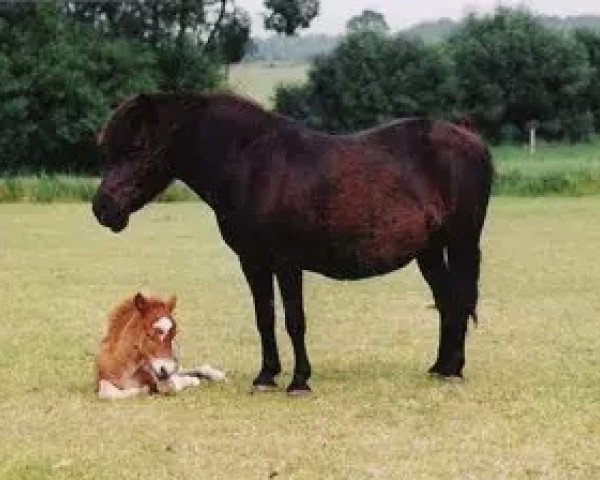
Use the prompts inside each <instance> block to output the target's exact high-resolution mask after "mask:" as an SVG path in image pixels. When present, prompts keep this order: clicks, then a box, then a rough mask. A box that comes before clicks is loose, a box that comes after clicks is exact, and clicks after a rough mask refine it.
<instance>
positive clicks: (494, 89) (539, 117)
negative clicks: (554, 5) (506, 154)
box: [448, 9, 592, 140]
mask: <svg viewBox="0 0 600 480" xmlns="http://www.w3.org/2000/svg"><path fill="white" fill-rule="evenodd" d="M448 46H449V49H450V52H451V54H452V57H453V59H454V63H455V66H456V75H457V77H458V82H459V90H460V100H459V103H458V105H457V108H458V109H459V110H460V111H463V112H465V113H467V114H469V115H470V116H472V117H473V118H474V119H475V122H476V124H477V126H478V128H479V129H480V130H481V131H483V133H484V134H485V136H486V137H488V138H489V139H492V140H500V139H501V138H502V136H503V135H504V133H505V132H503V131H502V126H503V125H507V124H510V125H513V126H516V127H517V128H518V129H519V130H520V131H521V132H522V136H523V137H524V136H525V135H526V131H527V124H528V122H529V121H531V120H536V121H538V122H539V123H540V124H541V128H540V133H541V134H542V135H545V136H546V137H547V138H566V139H570V140H583V139H587V138H588V137H589V135H590V132H591V127H592V125H591V124H590V122H589V119H590V116H589V107H588V106H587V105H586V102H585V98H584V94H585V92H586V88H587V86H588V85H589V82H590V74H591V71H590V65H589V61H588V56H587V53H586V50H585V48H584V47H583V46H582V45H581V44H580V43H578V42H576V41H575V40H574V38H573V37H572V36H570V35H567V34H565V33H563V32H560V31H558V30H552V29H549V28H546V27H544V26H543V25H542V24H541V23H539V22H538V21H537V20H536V19H535V18H534V17H533V16H532V15H531V14H529V13H527V12H524V11H519V10H508V9H499V10H498V11H497V12H496V14H495V15H490V16H485V17H483V18H477V17H474V16H471V17H469V18H468V20H467V22H466V23H465V25H464V27H463V28H461V29H460V30H459V31H457V32H456V33H455V34H454V35H452V36H451V37H450V39H449V41H448Z"/></svg>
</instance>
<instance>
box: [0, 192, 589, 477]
mask: <svg viewBox="0 0 600 480" xmlns="http://www.w3.org/2000/svg"><path fill="white" fill-rule="evenodd" d="M599 210H600V198H598V197H587V198H580V199H561V198H539V199H507V198H495V199H494V200H493V201H492V204H491V210H490V216H489V223H488V226H487V229H486V232H485V236H484V246H483V251H484V264H483V270H482V292H481V306H480V327H479V328H478V329H473V330H472V331H471V332H470V334H469V338H468V357H467V366H466V371H465V373H466V381H465V382H464V383H462V384H447V383H438V382H437V381H434V380H432V379H429V378H428V377H427V376H426V375H425V374H424V372H425V370H426V368H427V367H428V366H429V364H430V362H431V361H432V360H433V358H434V352H435V349H436V345H437V329H438V325H437V320H436V318H435V317H436V315H435V313H434V312H433V311H431V310H429V309H427V305H428V304H429V303H430V297H429V294H428V291H427V289H426V288H425V286H424V283H423V281H422V279H421V278H420V276H419V274H418V273H417V271H416V269H415V268H414V267H413V266H411V267H409V268H407V269H405V270H403V271H402V272H398V273H396V274H392V275H388V276H384V277H380V278H377V279H373V280H369V281H362V282H335V281H329V280H326V279H324V278H322V277H320V276H316V275H307V279H306V293H305V297H306V307H307V315H308V348H309V352H310V354H311V359H312V363H313V368H314V376H313V379H312V386H313V388H314V394H313V395H312V397H310V398H305V399H289V398H287V397H286V396H285V395H284V394H283V392H277V393H273V394H266V395H259V396H251V395H249V394H248V393H247V389H248V386H249V384H250V382H251V379H252V377H253V375H254V374H255V373H256V367H257V366H258V339H257V336H256V333H255V328H254V320H253V313H252V302H251V300H250V296H249V293H248V289H247V287H246V285H245V283H244V280H243V278H242V275H241V273H240V270H239V268H238V265H237V261H236V258H235V256H234V255H233V254H232V253H231V252H230V251H229V250H227V248H226V247H225V246H224V245H223V244H222V242H221V241H220V240H219V238H218V233H217V230H216V227H215V225H214V219H213V217H212V215H211V214H210V212H209V211H208V210H207V209H206V208H205V207H203V206H202V205H201V204H192V203H187V204H170V205H165V204H159V205H152V206H151V207H149V208H147V209H146V210H144V211H142V212H140V213H138V214H136V215H135V216H134V217H133V218H132V221H131V225H130V227H129V228H128V229H127V230H126V231H125V232H124V233H122V234H121V235H118V236H116V235H112V234H110V233H109V232H107V231H106V230H104V229H101V227H99V226H98V225H96V223H95V222H94V220H93V216H92V215H91V212H90V211H89V207H88V206H87V205H30V204H13V205H1V206H0V232H1V233H0V238H1V240H0V242H1V246H2V248H0V265H2V268H1V269H0V288H1V289H2V307H3V308H2V328H0V378H2V380H3V381H2V386H1V387H0V411H1V412H2V415H0V432H2V441H0V478H1V479H3V480H4V479H11V480H12V479H27V480H29V479H49V478H52V479H78V480H79V479H111V480H112V479H115V478H123V479H133V478H140V479H146V478H152V479H156V480H159V479H163V478H164V479H198V478H202V479H204V478H227V479H238V478H239V479H246V478H269V476H271V477H273V478H285V479H322V478H331V479H348V478H352V479H363V478H364V479H366V478H382V479H397V478H431V479H446V478H447V479H456V478H481V479H484V478H486V479H487V478H510V479H521V478H522V479H529V478H552V479H564V478H581V479H591V478H598V475H599V472H600V460H599V458H598V432H599V431H600V408H599V406H600V393H599V385H600V368H599V367H600V364H599V357H598V352H599V351H600V335H599V334H598V312H599V311H600V296H599V295H598V291H599V289H600V263H599V262H597V261H596V259H597V249H598V245H599V244H600V222H598V211H599ZM138 288H148V289H150V290H153V291H156V292H158V293H163V294H168V293H172V292H175V293H177V294H178V295H179V299H180V303H179V306H178V308H177V314H178V319H179V323H180V340H181V344H182V349H181V350H182V358H183V361H184V363H185V364H187V365H192V364H194V363H199V362H210V363H212V364H214V365H215V366H221V367H223V368H225V369H226V370H227V372H228V374H229V377H230V381H229V383H227V384H224V385H209V386H206V387H204V388H201V389H198V390H195V391H186V392H182V393H180V394H179V395H177V396H175V397H172V398H163V397H152V398H141V399H134V400H131V401H125V402H121V403H114V404H112V403H101V402H99V401H97V400H96V399H95V397H94V393H93V386H92V376H93V374H92V372H93V370H92V363H93V352H94V351H95V349H96V346H97V342H98V340H99V337H100V335H101V332H102V329H103V323H104V317H105V314H106V312H107V310H108V309H109V307H110V306H112V304H113V303H114V302H115V301H117V300H118V299H120V298H122V297H123V296H124V295H126V294H129V293H132V292H134V291H135V290H137V289H138ZM279 313H280V312H279ZM280 318H281V317H280ZM281 324H282V322H281V321H279V322H278V336H279V343H280V347H281V350H282V359H283V361H284V373H283V376H282V377H283V378H282V385H285V383H286V381H289V378H290V363H291V362H290V348H289V341H288V340H287V338H286V335H285V333H284V330H283V327H282V325H281ZM275 475H276V477H275Z"/></svg>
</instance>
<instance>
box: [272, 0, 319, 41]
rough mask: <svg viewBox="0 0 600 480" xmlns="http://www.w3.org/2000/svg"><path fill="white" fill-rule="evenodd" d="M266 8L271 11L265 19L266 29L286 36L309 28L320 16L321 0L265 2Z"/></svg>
mask: <svg viewBox="0 0 600 480" xmlns="http://www.w3.org/2000/svg"><path fill="white" fill-rule="evenodd" d="M265 7H267V8H268V9H269V10H270V13H269V14H268V15H267V16H266V17H265V28H266V29H267V30H273V31H274V32H276V33H285V34H286V35H293V34H294V33H296V30H298V29H299V28H308V27H309V26H310V22H311V21H312V20H313V19H314V18H315V17H316V16H317V15H318V14H319V0H265Z"/></svg>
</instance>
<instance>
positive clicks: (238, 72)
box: [228, 62, 308, 108]
mask: <svg viewBox="0 0 600 480" xmlns="http://www.w3.org/2000/svg"><path fill="white" fill-rule="evenodd" d="M307 72H308V64H305V63H268V62H255V63H241V64H238V65H232V66H231V68H230V70H229V81H228V84H229V87H230V88H231V89H232V90H234V91H236V92H237V93H240V94H243V95H247V96H249V97H251V98H253V99H254V100H256V101H257V102H259V103H261V104H262V105H264V106H266V107H268V108H271V107H272V106H273V95H274V93H275V88H276V87H277V86H278V85H280V84H282V83H284V84H289V83H302V82H303V81H304V80H306V76H307Z"/></svg>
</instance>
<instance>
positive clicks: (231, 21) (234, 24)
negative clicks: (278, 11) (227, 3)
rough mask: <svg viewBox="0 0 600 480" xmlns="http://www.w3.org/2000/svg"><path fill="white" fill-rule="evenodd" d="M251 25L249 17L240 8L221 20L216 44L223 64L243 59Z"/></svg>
mask: <svg viewBox="0 0 600 480" xmlns="http://www.w3.org/2000/svg"><path fill="white" fill-rule="evenodd" d="M251 24H252V21H251V19H250V15H249V14H248V12H246V11H245V10H242V9H241V8H235V9H234V10H233V11H232V12H230V13H227V14H226V15H225V17H224V18H223V22H222V24H221V28H220V29H219V34H218V36H217V41H216V43H217V49H218V51H219V53H220V55H221V58H222V59H223V61H224V62H225V63H228V64H230V63H238V62H239V61H241V60H242V58H244V55H245V54H246V50H247V46H248V41H249V40H250V27H251Z"/></svg>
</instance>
